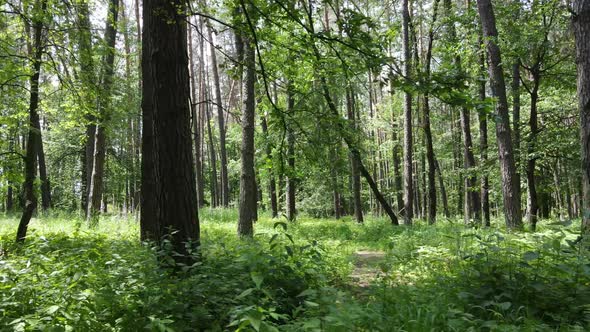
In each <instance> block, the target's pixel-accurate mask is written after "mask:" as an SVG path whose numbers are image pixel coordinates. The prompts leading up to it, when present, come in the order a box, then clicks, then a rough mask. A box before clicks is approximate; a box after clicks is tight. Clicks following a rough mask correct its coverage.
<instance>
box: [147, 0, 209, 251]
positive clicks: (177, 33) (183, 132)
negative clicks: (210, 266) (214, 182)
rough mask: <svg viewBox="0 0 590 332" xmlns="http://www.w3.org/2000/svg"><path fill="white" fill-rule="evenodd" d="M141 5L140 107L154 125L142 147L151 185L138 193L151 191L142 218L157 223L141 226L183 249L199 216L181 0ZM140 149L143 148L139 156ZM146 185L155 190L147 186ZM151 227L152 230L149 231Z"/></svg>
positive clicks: (193, 239)
mask: <svg viewBox="0 0 590 332" xmlns="http://www.w3.org/2000/svg"><path fill="white" fill-rule="evenodd" d="M143 6H144V15H143V17H144V33H143V59H142V68H143V74H144V75H143V79H144V88H143V100H142V107H143V108H144V114H145V113H148V114H151V115H152V116H151V117H148V118H147V119H146V118H145V117H144V123H145V122H150V121H151V127H152V129H153V132H152V133H153V137H152V143H153V144H152V146H150V147H148V150H151V151H147V152H148V157H152V158H151V159H148V160H146V161H147V162H151V163H153V165H151V166H152V167H154V170H155V172H153V173H151V174H145V175H151V176H154V177H155V180H156V185H155V188H149V186H148V187H147V188H146V187H144V188H143V190H144V192H143V194H144V196H153V198H152V200H151V202H152V203H154V204H155V205H156V206H157V208H156V209H155V211H153V210H151V209H152V208H151V207H148V206H145V205H144V206H142V221H144V222H145V221H152V222H155V223H156V225H149V226H148V227H147V229H146V230H144V229H143V226H144V225H145V223H142V234H144V233H147V234H148V235H151V239H152V240H156V241H159V240H161V239H162V238H163V237H164V236H170V237H169V240H170V241H171V243H172V246H173V249H174V250H175V251H176V252H178V253H181V254H186V253H188V251H189V248H188V247H187V245H186V243H191V244H193V245H198V242H199V220H198V213H197V206H196V204H195V202H196V188H195V173H194V168H193V158H192V144H191V143H192V140H191V128H190V105H189V99H190V84H189V73H188V62H189V61H188V53H187V31H186V22H185V17H184V11H185V10H186V8H185V2H184V1H181V0H176V1H167V0H146V1H144V4H143ZM144 128H145V125H144ZM145 135H146V133H144V136H145ZM144 143H145V140H144ZM148 143H149V142H148ZM145 147H146V146H145V145H144V148H145ZM145 153H146V151H145V150H144V158H145V157H146V155H145ZM150 153H151V155H150ZM144 164H145V163H144ZM145 171H146V170H145V169H144V170H143V172H145ZM143 175H144V174H142V176H143ZM150 185H151V184H150ZM146 189H147V190H150V189H152V190H153V189H155V190H154V191H153V192H146ZM148 202H149V201H148V200H143V201H142V203H148ZM150 211H151V212H155V217H153V216H147V217H148V218H151V219H147V218H145V217H146V215H145V212H150ZM154 230H155V231H157V233H155V234H150V233H148V232H150V231H151V232H153V231H154ZM181 260H182V261H184V260H185V259H181Z"/></svg>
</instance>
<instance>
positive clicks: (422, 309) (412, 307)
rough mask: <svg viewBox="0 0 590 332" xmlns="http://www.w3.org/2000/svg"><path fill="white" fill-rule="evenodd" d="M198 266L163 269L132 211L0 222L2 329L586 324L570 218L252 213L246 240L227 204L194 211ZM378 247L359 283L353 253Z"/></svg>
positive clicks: (583, 277)
mask: <svg viewBox="0 0 590 332" xmlns="http://www.w3.org/2000/svg"><path fill="white" fill-rule="evenodd" d="M200 218H201V222H202V227H201V229H202V248H201V252H202V260H201V261H200V262H199V263H197V264H195V265H193V266H190V267H184V268H183V269H182V270H181V272H175V273H171V272H170V271H169V270H166V269H162V268H160V267H159V266H158V264H157V261H158V259H160V258H161V256H162V255H166V254H167V253H165V252H162V251H161V250H157V249H156V248H150V246H147V245H141V244H140V243H139V239H138V234H139V226H138V223H137V221H136V220H135V219H133V218H122V217H120V216H107V217H104V218H102V219H101V222H100V224H99V226H98V227H97V228H95V229H88V228H87V227H86V226H85V224H84V223H82V222H80V219H79V217H78V216H71V215H49V216H45V217H43V218H41V219H34V220H33V221H32V223H31V226H30V233H29V238H28V239H27V242H26V244H25V245H24V246H16V245H14V244H13V239H14V236H15V230H16V226H17V219H16V218H15V217H5V218H3V219H1V220H0V295H1V297H0V298H1V301H0V330H2V331H4V330H6V331H41V330H43V331H44V330H48V331H138V330H146V331H195V330H208V331H223V330H229V331H233V330H243V331H248V330H255V331H277V330H280V331H351V330H359V331H432V330H435V331H439V330H440V331H468V330H472V331H482V330H483V331H485V330H487V331H507V330H514V331H522V330H529V331H539V330H541V331H543V330H547V331H555V330H563V331H576V330H579V331H582V330H587V329H588V328H590V255H589V252H588V249H587V247H584V245H583V244H582V243H579V242H575V240H576V238H577V236H578V234H577V233H578V229H579V224H576V223H574V224H572V225H559V224H557V225H548V224H545V225H544V226H543V225H541V228H540V231H539V232H537V233H527V232H522V233H507V232H505V231H503V230H502V229H501V228H496V229H494V228H492V229H474V228H466V227H464V226H463V225H460V224H453V223H450V222H441V223H439V224H437V225H435V226H428V225H425V224H423V223H417V224H416V225H414V226H412V227H405V226H400V227H392V226H391V225H390V224H389V223H387V222H386V221H385V220H382V219H379V218H367V219H368V220H367V222H366V223H365V224H363V225H358V224H355V223H353V222H352V221H351V220H350V219H347V218H344V219H342V220H330V219H312V218H306V217H300V218H299V220H298V221H297V222H296V223H294V224H289V225H287V223H282V222H279V223H277V220H272V219H270V218H269V217H268V216H266V215H263V216H261V220H260V221H259V222H258V223H257V224H256V226H255V229H256V236H255V238H254V239H253V240H239V239H238V238H237V235H236V220H237V212H236V211H235V210H223V209H214V210H211V209H203V210H202V211H200ZM359 250H373V251H382V252H384V253H385V257H384V258H383V259H382V260H381V259H380V260H379V261H377V262H375V264H370V265H369V266H368V268H370V269H373V270H374V273H372V275H374V276H375V278H374V280H371V281H370V282H369V284H370V285H371V286H370V287H363V288H362V289H360V288H359V287H357V285H356V284H355V283H354V282H353V281H352V280H351V274H352V273H353V270H354V269H355V255H354V254H355V252H357V251H359Z"/></svg>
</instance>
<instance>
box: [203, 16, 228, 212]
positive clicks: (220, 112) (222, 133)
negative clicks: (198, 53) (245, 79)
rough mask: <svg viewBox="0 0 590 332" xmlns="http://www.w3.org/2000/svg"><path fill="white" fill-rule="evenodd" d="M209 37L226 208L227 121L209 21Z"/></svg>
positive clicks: (207, 23)
mask: <svg viewBox="0 0 590 332" xmlns="http://www.w3.org/2000/svg"><path fill="white" fill-rule="evenodd" d="M205 23H206V25H207V35H208V37H209V46H210V51H211V68H212V70H213V84H214V88H215V104H216V106H217V124H218V126H219V128H218V129H219V159H220V162H221V193H220V197H221V204H222V205H223V206H224V207H228V206H229V180H228V175H227V152H226V148H225V136H226V135H225V121H224V114H223V113H224V112H223V104H222V102H221V84H220V82H219V68H218V66H217V55H216V49H215V44H214V43H213V33H212V29H211V24H210V23H209V22H208V21H207V22H205Z"/></svg>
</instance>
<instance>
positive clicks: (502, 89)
mask: <svg viewBox="0 0 590 332" xmlns="http://www.w3.org/2000/svg"><path fill="white" fill-rule="evenodd" d="M477 7H478V11H479V14H480V18H481V23H482V28H483V33H484V37H485V39H486V44H487V45H486V47H487V51H488V58H489V65H488V72H489V77H490V86H491V88H492V93H493V96H494V97H496V98H497V103H496V112H497V114H498V119H497V120H496V141H497V144H498V157H499V160H500V173H501V175H502V196H503V202H504V217H505V220H506V226H507V227H508V228H512V229H520V228H522V212H521V209H520V187H519V184H518V178H517V175H516V164H515V162H514V150H513V147H512V137H511V132H510V121H509V117H508V100H507V98H506V84H505V81H504V72H503V70H502V59H501V54H500V48H499V47H498V45H497V44H496V42H497V39H498V31H497V30H496V19H495V17H494V10H493V7H492V3H491V0H478V1H477Z"/></svg>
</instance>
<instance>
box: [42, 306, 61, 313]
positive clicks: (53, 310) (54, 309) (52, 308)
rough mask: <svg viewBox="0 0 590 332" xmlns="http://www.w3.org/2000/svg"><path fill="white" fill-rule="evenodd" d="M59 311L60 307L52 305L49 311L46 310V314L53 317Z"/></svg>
mask: <svg viewBox="0 0 590 332" xmlns="http://www.w3.org/2000/svg"><path fill="white" fill-rule="evenodd" d="M58 310H59V306H58V305H52V306H51V307H48V308H47V309H45V313H46V314H48V315H53V314H54V313H55V312H56V311H58Z"/></svg>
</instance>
